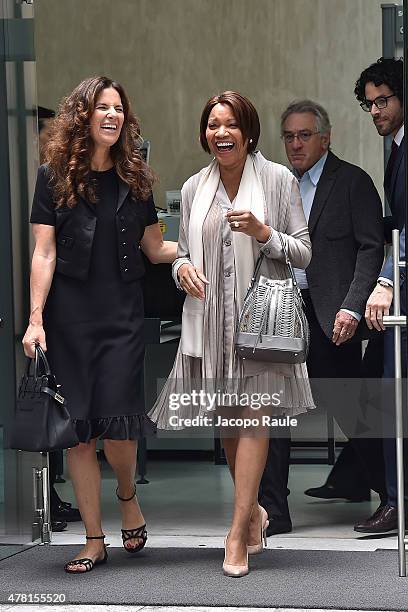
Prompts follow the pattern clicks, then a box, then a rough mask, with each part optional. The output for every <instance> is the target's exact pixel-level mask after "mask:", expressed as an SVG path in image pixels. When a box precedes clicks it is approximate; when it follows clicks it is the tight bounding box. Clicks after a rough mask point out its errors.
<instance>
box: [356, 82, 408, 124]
mask: <svg viewBox="0 0 408 612" xmlns="http://www.w3.org/2000/svg"><path fill="white" fill-rule="evenodd" d="M393 93H394V92H393V91H391V89H390V88H389V87H388V85H385V84H384V83H383V84H382V85H378V87H376V86H375V85H374V83H367V84H366V86H365V97H366V100H367V101H370V102H373V101H374V100H376V99H377V98H380V97H382V96H391V95H392V94H393ZM370 114H371V117H372V120H373V122H374V125H375V127H376V128H377V132H378V133H379V134H380V136H389V135H390V134H392V136H395V134H396V133H397V132H398V130H399V129H400V127H401V125H402V124H403V122H404V112H403V108H402V105H401V102H400V101H399V98H397V96H393V97H392V98H388V100H387V106H386V107H385V108H381V109H379V108H377V107H376V105H375V104H373V105H372V107H371V111H370Z"/></svg>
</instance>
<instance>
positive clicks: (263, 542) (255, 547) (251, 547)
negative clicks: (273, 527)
mask: <svg viewBox="0 0 408 612" xmlns="http://www.w3.org/2000/svg"><path fill="white" fill-rule="evenodd" d="M258 508H259V511H260V513H261V537H260V542H259V544H248V546H247V549H248V555H258V554H259V553H261V552H262V551H263V549H264V547H265V548H266V547H267V546H268V541H267V539H266V530H267V529H268V526H269V520H268V513H267V511H266V510H265V508H262V506H258Z"/></svg>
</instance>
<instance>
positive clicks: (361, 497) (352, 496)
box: [305, 484, 371, 502]
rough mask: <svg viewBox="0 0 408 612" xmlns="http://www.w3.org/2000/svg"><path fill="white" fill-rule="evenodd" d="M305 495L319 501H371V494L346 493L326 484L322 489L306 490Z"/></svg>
mask: <svg viewBox="0 0 408 612" xmlns="http://www.w3.org/2000/svg"><path fill="white" fill-rule="evenodd" d="M305 495H308V496H309V497H318V498H319V499H339V498H343V499H347V500H348V501H352V502H362V501H370V499H371V497H370V492H368V493H367V492H364V493H351V492H346V491H341V490H340V489H337V488H336V487H334V486H333V485H330V484H324V485H322V486H321V487H312V488H311V489H306V491H305Z"/></svg>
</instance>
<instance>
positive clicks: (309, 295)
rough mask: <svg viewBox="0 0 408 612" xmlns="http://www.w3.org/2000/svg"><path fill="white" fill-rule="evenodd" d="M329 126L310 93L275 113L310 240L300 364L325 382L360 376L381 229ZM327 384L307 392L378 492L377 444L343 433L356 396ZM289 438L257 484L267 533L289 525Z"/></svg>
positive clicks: (361, 179)
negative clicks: (306, 338)
mask: <svg viewBox="0 0 408 612" xmlns="http://www.w3.org/2000/svg"><path fill="white" fill-rule="evenodd" d="M330 127H331V126H330V122H329V117H328V115H327V112H326V111H325V109H324V108H323V107H321V106H320V105H319V104H317V103H315V102H312V101H310V100H302V101H299V102H294V103H292V104H291V105H289V107H288V108H287V109H286V110H285V111H284V113H283V114H282V117H281V133H282V138H283V140H284V143H285V149H286V154H287V157H288V160H289V162H290V164H291V166H292V168H293V170H294V173H295V175H296V176H297V177H298V179H299V185H300V191H301V196H302V203H303V208H304V211H305V216H306V218H307V220H308V224H309V232H310V237H311V241H312V260H311V263H310V265H309V266H308V268H307V269H306V270H296V276H297V280H298V284H299V287H300V288H301V290H302V295H303V299H304V302H305V306H306V314H307V318H308V321H309V325H310V333H311V341H310V350H309V355H308V359H307V367H308V371H309V376H310V377H311V379H330V380H332V381H333V380H335V379H338V378H340V379H353V378H360V377H361V375H362V351H361V339H363V338H364V337H365V335H366V332H367V331H368V330H367V327H366V325H365V322H364V320H363V321H362V322H361V324H360V321H361V319H362V315H363V314H364V310H365V305H366V300H367V298H368V296H369V295H370V292H371V291H372V288H373V286H374V285H375V282H376V280H377V277H378V273H379V270H380V268H381V264H382V260H383V229H382V208H381V201H380V198H379V196H378V193H377V191H376V189H375V187H374V184H373V182H372V180H371V179H370V177H369V176H368V175H367V174H366V173H365V172H364V171H363V170H362V169H361V168H359V167H357V166H354V165H352V164H349V163H348V162H345V161H343V160H341V159H339V158H338V157H336V155H334V154H333V153H332V152H331V151H330V133H331V132H330ZM352 340H353V341H352ZM329 386H330V387H331V385H328V386H326V387H325V386H324V385H323V387H322V385H321V384H320V385H319V384H315V385H314V386H313V393H314V395H315V399H316V400H317V403H318V405H322V406H324V408H326V409H327V410H328V411H329V412H330V414H332V415H333V416H335V418H336V420H337V422H338V424H339V426H340V427H341V429H342V430H343V432H344V433H345V434H346V435H348V437H351V443H352V445H353V449H354V451H355V455H356V457H358V459H359V460H360V461H361V464H362V468H363V472H364V474H365V475H366V476H367V480H368V483H369V486H370V488H373V489H374V490H376V491H378V492H379V493H380V494H381V495H383V493H384V489H385V485H384V478H383V477H382V476H383V471H381V468H382V461H381V459H380V460H379V458H378V455H379V453H378V451H377V449H376V448H373V443H372V440H366V439H365V440H362V439H358V438H354V437H352V436H351V434H350V431H351V433H352V432H353V427H354V426H355V415H356V405H357V400H355V401H354V402H353V401H350V398H347V399H346V397H344V398H343V400H344V401H342V402H338V401H337V402H336V401H334V399H335V398H334V396H335V395H336V392H334V393H333V392H330V391H331V390H329V392H328V387H329ZM285 442H286V448H285V449H284V448H283V446H284V443H285ZM289 444H290V441H289V439H286V441H285V440H284V439H280V440H279V441H278V442H277V441H276V440H275V438H271V441H270V448H269V455H268V460H267V465H266V468H265V472H264V475H263V478H262V482H261V487H260V491H259V502H260V504H261V505H264V507H265V508H266V510H267V511H268V514H269V518H270V528H269V534H274V533H282V532H283V531H284V529H280V530H277V529H276V528H275V526H274V523H275V522H276V521H278V523H279V522H280V523H282V520H283V522H285V515H286V527H288V526H289V525H290V518H289V510H288V509H287V499H286V496H287V473H288V462H289V452H288V449H289ZM278 445H279V448H278ZM380 455H381V453H380ZM276 458H279V462H278V465H279V470H280V473H279V474H277V468H276V467H275V465H274V461H276ZM285 477H286V482H285ZM275 483H276V484H275ZM271 502H273V503H271ZM285 504H286V507H285ZM274 506H275V510H276V507H278V508H280V511H281V516H280V517H279V516H278V515H277V513H276V512H274ZM288 521H289V525H288ZM288 530H290V529H286V531H288Z"/></svg>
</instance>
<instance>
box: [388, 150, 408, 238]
mask: <svg viewBox="0 0 408 612" xmlns="http://www.w3.org/2000/svg"><path fill="white" fill-rule="evenodd" d="M404 157H405V155H404V138H403V139H402V141H401V144H400V146H399V147H398V152H397V157H396V158H395V163H394V166H393V170H392V173H391V176H387V171H386V173H385V177H384V191H385V197H386V198H387V202H388V204H389V206H390V209H391V216H389V217H386V218H385V238H386V240H387V242H389V243H391V241H392V236H391V234H392V230H393V229H399V230H400V231H401V230H402V228H403V227H404V225H405V207H404V202H405V175H404V169H405V163H404V161H405V160H404Z"/></svg>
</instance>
